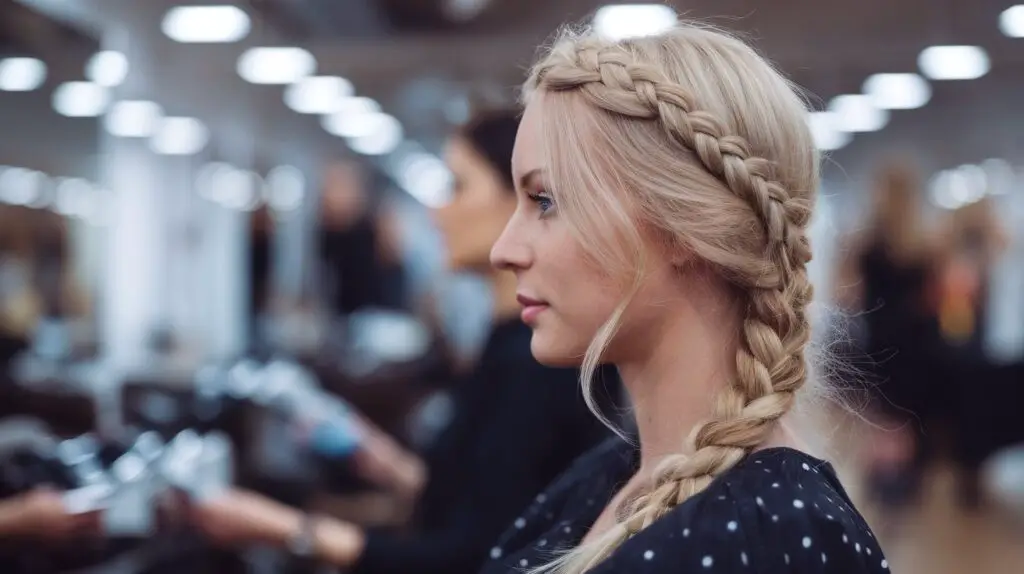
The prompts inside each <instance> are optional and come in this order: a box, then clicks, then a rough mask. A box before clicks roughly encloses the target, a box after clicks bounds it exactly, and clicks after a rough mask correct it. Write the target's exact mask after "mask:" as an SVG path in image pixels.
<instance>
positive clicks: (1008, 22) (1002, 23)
mask: <svg viewBox="0 0 1024 574" xmlns="http://www.w3.org/2000/svg"><path fill="white" fill-rule="evenodd" d="M999 29H1000V30H1001V31H1002V32H1003V34H1006V35H1007V36H1009V37H1011V38H1024V4H1018V5H1017V6H1011V7H1010V8H1007V9H1006V10H1004V11H1003V13H1002V14H1000V15H999Z"/></svg>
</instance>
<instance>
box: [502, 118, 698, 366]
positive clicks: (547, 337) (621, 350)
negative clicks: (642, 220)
mask: <svg viewBox="0 0 1024 574" xmlns="http://www.w3.org/2000/svg"><path fill="white" fill-rule="evenodd" d="M542 102H543V100H542V98H535V99H534V100H533V101H532V102H531V103H530V105H529V106H527V109H526V112H525V115H524V117H523V121H522V123H521V124H520V126H519V133H518V135H517V138H516V146H515V152H514V154H513V160H512V171H513V174H514V176H515V182H516V197H517V207H516V210H515V212H514V214H513V215H512V218H511V219H510V220H509V222H508V226H507V227H506V228H505V230H504V232H503V233H502V235H501V237H500V238H499V239H498V240H497V242H496V243H495V245H494V248H493V250H492V251H491V262H492V263H493V264H494V265H495V266H496V267H499V268H502V269H509V270H511V271H514V272H515V273H516V277H517V280H518V281H517V283H518V288H517V295H518V296H519V301H520V304H523V305H524V309H523V312H522V318H523V321H524V322H525V323H527V324H528V325H529V326H530V327H531V328H532V329H533V338H532V340H531V350H532V352H533V355H534V357H535V358H536V359H537V360H538V361H540V362H541V363H543V364H546V365H552V366H576V365H579V363H580V361H581V359H582V357H583V354H584V352H585V351H586V349H587V346H588V345H589V344H590V342H591V341H592V340H593V339H594V337H595V335H596V333H597V331H598V329H599V328H600V327H601V325H603V324H604V323H605V322H606V321H607V320H608V319H609V318H610V317H611V315H612V313H613V312H614V311H615V309H616V307H618V305H619V304H620V303H621V302H622V301H623V299H624V298H625V297H626V294H627V288H628V285H629V278H623V277H613V276H612V275H611V274H610V273H609V272H608V271H607V270H605V269H602V267H601V266H600V265H598V264H597V263H595V262H594V260H593V259H592V258H590V257H589V256H588V255H587V253H586V251H585V250H584V248H583V246H582V245H581V244H580V242H579V240H578V239H577V236H576V235H575V234H573V233H572V231H571V229H570V227H569V225H568V224H567V223H566V222H565V220H564V219H563V218H562V215H560V214H559V213H558V206H557V205H555V204H554V202H553V200H552V197H551V194H550V193H549V192H548V191H547V190H548V189H549V181H548V179H547V178H548V171H547V170H546V168H545V165H544V158H543V156H542V154H541V153H540V150H542V149H543V145H542V143H541V139H540V138H541V121H542V116H541V107H542V105H543V104H542ZM611 232H613V230H609V233H611ZM651 245H652V244H651V243H648V245H645V249H646V250H647V251H648V253H649V255H650V256H651V257H649V258H648V262H649V263H651V264H652V265H651V266H650V269H651V271H650V272H649V273H646V274H645V276H644V280H643V282H642V287H641V290H640V292H638V293H637V294H636V296H635V297H634V298H633V300H632V302H631V304H630V305H629V308H628V309H627V311H626V313H625V314H624V315H623V317H622V320H621V323H620V329H619V331H618V333H617V335H616V337H615V339H614V340H613V341H612V342H611V344H610V345H609V346H608V348H607V350H606V353H605V356H604V359H605V361H606V362H612V363H615V362H619V360H621V359H622V358H623V357H624V356H625V355H626V354H632V352H633V351H632V348H633V347H635V346H642V345H643V344H644V343H643V342H642V341H640V339H639V338H638V337H637V336H636V335H638V334H639V333H640V332H642V331H645V332H649V331H651V330H656V329H657V325H658V323H659V322H660V321H663V320H664V318H663V317H662V316H663V315H664V314H665V313H666V308H665V307H664V306H662V305H661V304H659V303H658V302H659V301H660V302H664V301H667V300H669V299H670V298H672V297H674V296H675V294H676V293H677V292H675V291H674V289H675V288H676V287H677V286H678V285H677V283H676V282H675V278H674V276H673V275H672V271H671V270H670V269H671V266H670V265H668V264H667V263H666V262H667V259H666V258H665V257H664V256H663V255H660V252H659V251H658V250H655V249H653V248H652V247H651ZM639 326H642V327H643V329H638V328H637V327H639Z"/></svg>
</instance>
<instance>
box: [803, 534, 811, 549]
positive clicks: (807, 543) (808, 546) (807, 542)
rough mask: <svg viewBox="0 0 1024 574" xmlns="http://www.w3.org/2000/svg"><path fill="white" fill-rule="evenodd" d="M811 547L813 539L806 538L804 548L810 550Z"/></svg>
mask: <svg viewBox="0 0 1024 574" xmlns="http://www.w3.org/2000/svg"><path fill="white" fill-rule="evenodd" d="M810 547H811V537H810V536H804V548H810Z"/></svg>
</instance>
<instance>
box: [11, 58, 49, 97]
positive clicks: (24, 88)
mask: <svg viewBox="0 0 1024 574" xmlns="http://www.w3.org/2000/svg"><path fill="white" fill-rule="evenodd" d="M44 81H46V64H44V63H43V62H42V60H38V59H36V58H4V59H3V60H0V90H3V91H5V92H31V91H33V90H37V89H39V87H40V86H42V85H43V82H44Z"/></svg>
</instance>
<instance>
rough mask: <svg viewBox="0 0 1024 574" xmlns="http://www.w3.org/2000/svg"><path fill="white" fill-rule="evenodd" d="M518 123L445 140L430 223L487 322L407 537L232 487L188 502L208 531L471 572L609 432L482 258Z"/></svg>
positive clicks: (405, 568)
mask: <svg viewBox="0 0 1024 574" xmlns="http://www.w3.org/2000/svg"><path fill="white" fill-rule="evenodd" d="M517 125H518V118H517V115H516V114H515V113H513V112H501V113H494V114H487V115H483V116H481V117H480V118H479V119H477V120H476V121H474V122H473V123H471V124H469V125H468V126H467V127H466V128H465V129H464V130H463V131H462V132H461V134H460V135H458V136H456V137H455V138H453V139H452V141H451V143H450V145H449V147H448V153H447V161H448V164H449V166H450V168H451V171H452V173H453V175H454V179H455V182H456V183H455V198H454V200H453V201H452V203H451V204H450V205H448V206H446V207H445V208H443V209H441V210H439V211H438V212H437V214H436V217H437V222H438V226H439V227H440V229H441V231H442V233H443V235H444V238H445V242H446V244H447V247H448V252H449V258H450V265H451V267H452V268H454V269H457V270H464V271H479V272H482V273H486V275H487V276H488V278H489V279H490V281H491V285H492V289H493V298H494V327H493V329H492V332H491V335H490V337H489V339H488V342H487V344H486V346H485V348H484V351H483V355H482V357H481V359H480V361H479V363H478V365H477V367H476V369H475V371H474V372H473V373H471V374H470V375H469V376H468V377H467V378H466V379H465V380H463V381H460V382H459V383H458V384H457V385H456V387H455V389H454V390H453V393H452V399H453V402H454V405H455V410H454V412H455V414H454V417H453V419H452V420H451V422H450V423H449V424H448V426H447V428H446V429H445V430H444V431H442V433H441V434H440V436H439V437H438V438H437V439H436V441H435V442H434V445H433V446H432V447H431V449H430V450H429V452H427V454H426V468H427V469H428V477H427V479H426V485H425V487H424V490H423V492H422V494H421V495H420V497H419V500H418V504H417V508H416V516H415V520H414V522H413V524H412V529H411V533H409V534H408V535H395V534H392V533H389V532H384V531H379V530H363V529H361V528H358V527H357V526H355V525H353V524H350V523H346V522H342V521H337V520H332V519H326V518H318V517H315V516H309V515H304V514H303V513H301V512H299V511H297V510H295V509H291V508H287V507H284V506H281V505H278V504H276V503H273V502H271V501H269V500H267V499H265V498H262V497H260V496H259V495H255V494H251V493H245V492H239V491H234V492H231V493H229V494H228V495H227V496H225V497H222V498H220V499H218V500H215V501H212V502H210V503H208V504H204V505H202V506H201V507H199V508H197V509H196V520H197V522H198V524H199V525H200V526H201V527H202V528H203V529H204V530H205V531H206V532H207V533H208V534H210V535H212V536H213V537H214V538H215V539H219V540H221V541H224V542H241V543H246V542H254V541H261V542H267V543H270V544H274V545H278V546H289V547H291V548H292V549H295V550H297V551H299V552H300V553H303V554H310V555H312V556H313V557H315V558H317V559H319V560H323V561H326V562H329V563H332V564H334V565H337V566H342V567H345V568H349V569H350V571H351V572H357V573H393V572H397V573H410V574H413V573H415V574H430V573H435V572H436V573H438V574H461V573H475V572H476V571H477V570H478V569H479V567H480V565H481V564H482V563H483V561H484V560H485V559H486V558H487V552H488V550H489V549H490V547H491V545H492V544H493V542H494V540H495V539H496V538H497V537H498V535H499V534H500V533H501V531H502V529H504V527H505V526H507V525H508V524H509V523H511V522H512V521H513V520H514V519H515V518H516V517H517V513H518V512H519V511H520V510H521V509H522V508H524V507H525V506H526V505H527V504H528V503H529V502H530V501H531V500H532V499H533V498H534V496H536V494H537V493H538V492H540V490H541V489H542V488H544V486H545V485H546V484H547V483H548V482H550V481H551V480H552V479H553V478H554V477H555V476H557V475H558V474H559V473H560V472H562V471H564V469H565V468H566V467H567V466H568V465H569V464H570V463H571V462H572V461H573V460H574V459H575V458H576V457H577V456H579V455H580V454H582V453H583V452H585V451H586V450H588V449H589V448H591V447H593V446H594V445H596V444H598V443H599V442H600V441H601V440H602V439H604V438H606V437H607V436H608V434H607V432H606V429H605V428H604V427H603V426H602V425H600V423H598V422H597V421H596V420H594V419H593V417H591V416H590V414H589V412H588V411H587V408H586V405H585V404H584V402H583V399H582V398H581V397H580V395H579V391H578V389H577V387H576V379H577V378H578V375H579V373H578V371H577V370H574V369H551V368H546V367H542V366H541V365H539V364H538V363H537V362H536V361H535V360H533V358H532V357H531V356H530V336H531V335H530V330H529V328H527V327H526V326H525V325H523V324H522V322H521V321H520V320H519V317H518V315H519V304H518V303H517V302H516V287H515V276H514V275H513V274H511V273H508V272H504V271H496V270H494V269H492V268H491V267H490V265H489V260H488V258H489V253H490V249H491V246H492V245H493V244H494V241H495V240H496V239H497V238H498V236H499V235H500V234H501V232H502V230H503V229H504V227H505V224H506V223H507V222H508V218H509V217H510V216H511V214H512V213H513V211H514V210H515V209H516V203H517V202H516V195H515V192H514V190H513V189H512V188H511V187H510V182H511V181H512V180H511V174H510V173H509V169H510V168H509V166H510V165H511V158H512V147H513V143H514V141H515V135H516V129H517Z"/></svg>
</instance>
